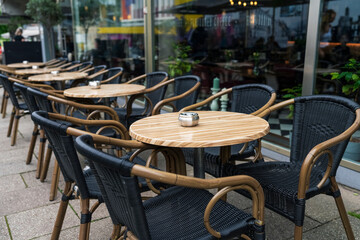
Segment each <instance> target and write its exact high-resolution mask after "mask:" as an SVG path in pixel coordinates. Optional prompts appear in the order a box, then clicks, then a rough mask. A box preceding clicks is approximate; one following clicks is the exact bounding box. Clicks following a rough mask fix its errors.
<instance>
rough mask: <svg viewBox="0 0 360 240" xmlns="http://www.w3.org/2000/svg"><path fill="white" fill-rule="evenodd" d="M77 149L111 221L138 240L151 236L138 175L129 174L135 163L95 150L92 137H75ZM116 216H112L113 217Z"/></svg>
mask: <svg viewBox="0 0 360 240" xmlns="http://www.w3.org/2000/svg"><path fill="white" fill-rule="evenodd" d="M75 145H76V149H77V150H78V152H79V153H80V154H82V155H83V156H85V157H86V158H87V159H88V160H89V165H90V167H91V170H92V171H93V173H94V174H95V177H96V179H97V182H98V185H99V188H100V190H101V193H102V195H103V198H104V200H105V203H106V206H107V208H108V210H109V212H112V213H113V214H111V213H110V216H112V218H113V219H112V220H113V222H114V223H121V224H123V225H125V226H127V227H128V229H129V230H130V231H131V232H133V233H134V234H135V235H136V236H137V237H138V239H145V240H146V239H150V233H149V228H148V223H147V220H146V216H145V211H144V208H143V205H142V200H141V196H140V189H139V184H138V180H137V177H134V176H131V169H132V167H133V165H134V163H132V162H129V161H125V160H122V159H120V158H117V157H114V156H111V155H109V154H107V153H104V152H102V151H99V150H97V149H95V148H94V147H93V146H94V144H93V141H92V137H91V136H89V135H82V136H80V137H78V138H76V144H75ZM114 218H115V219H114Z"/></svg>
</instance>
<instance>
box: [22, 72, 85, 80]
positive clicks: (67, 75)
mask: <svg viewBox="0 0 360 240" xmlns="http://www.w3.org/2000/svg"><path fill="white" fill-rule="evenodd" d="M86 76H87V73H83V72H62V73H59V74H58V75H53V74H51V73H48V74H40V75H34V76H31V77H29V78H28V80H29V81H33V82H46V81H66V80H75V79H81V78H85V77H86Z"/></svg>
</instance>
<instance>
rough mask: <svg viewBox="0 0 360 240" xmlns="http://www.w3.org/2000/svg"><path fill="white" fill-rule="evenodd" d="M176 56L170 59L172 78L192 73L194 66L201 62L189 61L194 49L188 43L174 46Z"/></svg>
mask: <svg viewBox="0 0 360 240" xmlns="http://www.w3.org/2000/svg"><path fill="white" fill-rule="evenodd" d="M173 48H174V53H175V56H170V57H169V75H170V77H176V76H182V75H184V74H188V73H190V72H191V70H192V68H193V66H194V65H196V64H197V63H199V61H192V60H190V59H189V54H190V53H191V51H192V49H191V46H189V45H188V44H186V43H183V42H179V43H177V44H174V45H173Z"/></svg>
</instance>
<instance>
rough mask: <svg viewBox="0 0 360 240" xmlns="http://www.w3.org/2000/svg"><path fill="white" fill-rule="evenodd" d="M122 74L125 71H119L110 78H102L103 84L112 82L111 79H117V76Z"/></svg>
mask: <svg viewBox="0 0 360 240" xmlns="http://www.w3.org/2000/svg"><path fill="white" fill-rule="evenodd" d="M106 71H108V70H106ZM121 74H123V72H118V73H117V74H115V75H114V76H112V77H109V78H108V79H105V80H102V81H101V84H104V83H107V82H110V81H112V80H113V79H115V78H117V77H118V76H120V75H121Z"/></svg>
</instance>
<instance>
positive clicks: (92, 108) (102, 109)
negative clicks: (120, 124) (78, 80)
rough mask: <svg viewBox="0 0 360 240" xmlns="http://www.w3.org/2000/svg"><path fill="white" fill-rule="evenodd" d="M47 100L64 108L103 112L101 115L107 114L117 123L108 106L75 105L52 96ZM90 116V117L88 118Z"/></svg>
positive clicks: (112, 110) (72, 102)
mask: <svg viewBox="0 0 360 240" xmlns="http://www.w3.org/2000/svg"><path fill="white" fill-rule="evenodd" d="M48 100H50V101H52V102H56V103H60V104H63V105H65V106H70V107H71V108H73V109H74V108H77V109H87V110H90V111H91V112H94V111H97V112H98V113H100V112H103V113H106V114H108V115H109V116H110V117H111V118H112V119H113V120H114V121H119V117H118V115H117V114H116V112H115V110H114V109H112V108H111V107H108V106H104V105H91V104H83V103H77V102H74V101H70V100H68V99H64V98H59V97H57V96H53V95H49V96H48ZM68 109H69V108H68ZM71 111H73V110H71ZM91 116H92V115H90V117H91ZM88 117H89V116H88Z"/></svg>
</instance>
